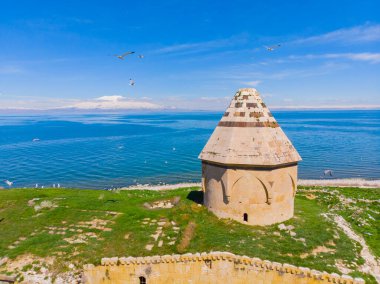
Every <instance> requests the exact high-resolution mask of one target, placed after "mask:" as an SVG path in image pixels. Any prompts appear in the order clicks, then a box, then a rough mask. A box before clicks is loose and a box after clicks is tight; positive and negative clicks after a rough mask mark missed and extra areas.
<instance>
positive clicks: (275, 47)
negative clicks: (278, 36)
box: [264, 44, 281, 51]
mask: <svg viewBox="0 0 380 284" xmlns="http://www.w3.org/2000/svg"><path fill="white" fill-rule="evenodd" d="M280 46H281V44H276V45H272V46H264V47H265V48H266V49H267V50H268V51H274V50H275V49H277V48H279V47H280Z"/></svg>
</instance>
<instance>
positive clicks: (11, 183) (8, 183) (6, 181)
mask: <svg viewBox="0 0 380 284" xmlns="http://www.w3.org/2000/svg"><path fill="white" fill-rule="evenodd" d="M4 182H5V183H6V184H7V185H8V186H9V187H11V186H12V185H13V181H9V180H5V181H4Z"/></svg>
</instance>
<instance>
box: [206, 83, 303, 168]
mask: <svg viewBox="0 0 380 284" xmlns="http://www.w3.org/2000/svg"><path fill="white" fill-rule="evenodd" d="M199 159H201V160H202V161H206V162H207V161H208V162H212V163H217V164H226V165H244V166H247V165H250V166H262V167H265V166H279V165H283V164H291V163H295V162H298V161H300V160H301V157H300V155H299V154H298V152H297V151H296V149H295V148H294V147H293V145H292V143H291V142H290V140H289V139H288V137H287V136H286V135H285V133H284V132H283V131H282V129H281V127H280V126H279V124H278V123H277V121H276V120H275V118H274V117H273V115H272V114H271V113H270V111H269V109H268V108H267V106H266V105H265V103H264V102H263V100H262V99H261V97H260V94H259V93H258V91H257V90H256V89H250V88H249V89H239V91H238V92H237V93H236V94H235V96H234V98H233V99H232V101H231V103H230V106H229V107H228V108H227V110H226V112H225V113H224V115H223V117H222V119H221V120H220V122H219V124H218V126H217V127H216V128H215V130H214V132H213V134H212V135H211V137H210V139H209V140H208V142H207V144H206V146H205V147H204V148H203V150H202V152H201V153H200V155H199Z"/></svg>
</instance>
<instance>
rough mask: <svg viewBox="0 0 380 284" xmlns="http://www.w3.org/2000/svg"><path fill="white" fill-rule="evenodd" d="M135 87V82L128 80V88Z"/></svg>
mask: <svg viewBox="0 0 380 284" xmlns="http://www.w3.org/2000/svg"><path fill="white" fill-rule="evenodd" d="M134 85H135V81H134V80H132V79H129V86H132V87H133V86H134Z"/></svg>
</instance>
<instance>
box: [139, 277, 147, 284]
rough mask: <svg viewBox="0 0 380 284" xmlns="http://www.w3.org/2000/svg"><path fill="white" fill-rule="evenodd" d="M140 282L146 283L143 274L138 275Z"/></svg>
mask: <svg viewBox="0 0 380 284" xmlns="http://www.w3.org/2000/svg"><path fill="white" fill-rule="evenodd" d="M139 280H140V284H146V278H145V277H144V276H140V277H139Z"/></svg>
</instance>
